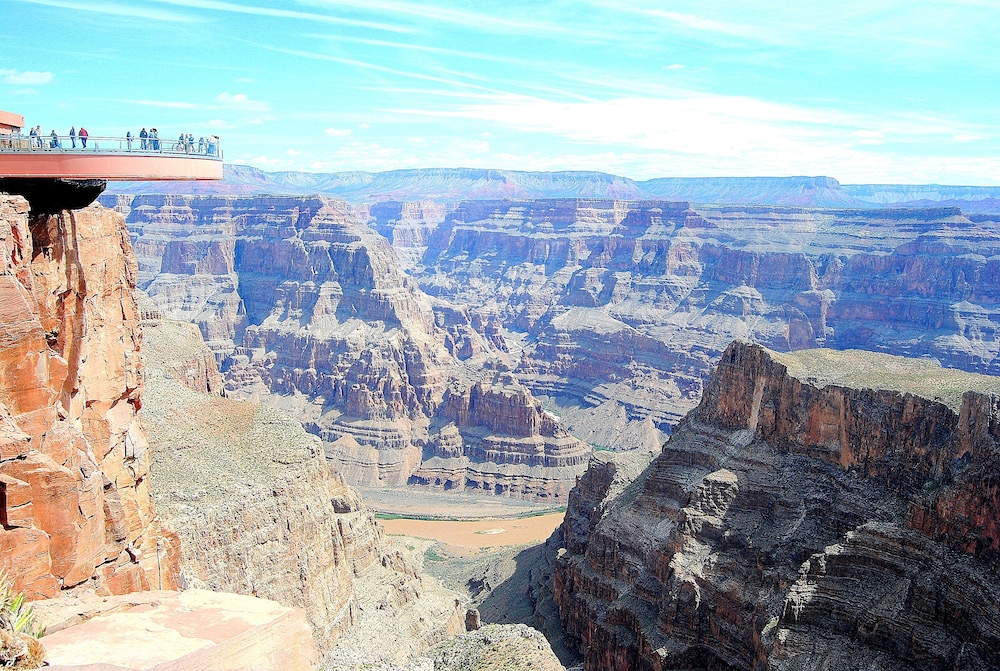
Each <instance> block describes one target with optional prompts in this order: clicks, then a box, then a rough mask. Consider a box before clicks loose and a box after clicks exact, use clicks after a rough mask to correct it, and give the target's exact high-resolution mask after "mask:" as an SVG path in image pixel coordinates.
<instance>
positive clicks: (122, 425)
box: [0, 195, 179, 598]
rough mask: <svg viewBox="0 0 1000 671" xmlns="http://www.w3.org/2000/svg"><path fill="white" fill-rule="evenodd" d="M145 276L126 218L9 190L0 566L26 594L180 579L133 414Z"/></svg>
mask: <svg viewBox="0 0 1000 671" xmlns="http://www.w3.org/2000/svg"><path fill="white" fill-rule="evenodd" d="M136 279H137V268H136V264H135V258H134V256H133V255H132V250H131V246H130V243H129V237H128V232H127V230H126V228H125V222H124V219H123V218H122V217H121V216H120V215H118V214H116V213H114V212H112V211H110V210H106V209H104V208H101V207H99V206H98V207H89V208H86V209H83V210H75V211H65V212H62V213H59V214H54V215H38V216H33V215H31V214H30V213H29V212H28V206H27V203H26V202H25V201H24V200H23V199H21V198H18V197H8V196H3V195H0V322H2V324H3V329H2V335H0V518H2V519H0V524H2V529H0V569H3V570H5V571H6V572H7V573H8V574H9V575H10V577H11V578H12V579H13V581H14V587H15V589H17V590H21V591H24V592H25V593H26V594H27V595H28V596H29V598H41V597H52V596H55V595H56V594H57V593H58V592H59V591H60V590H65V589H70V588H73V587H84V586H86V587H93V588H95V589H97V591H98V592H99V593H104V594H120V593H124V592H130V591H134V590H140V589H173V588H175V587H176V576H177V572H178V553H179V547H178V540H177V536H176V534H175V533H174V532H173V531H171V530H170V529H168V528H167V527H165V526H164V524H163V523H162V522H161V520H160V518H159V517H158V516H157V514H156V510H155V508H154V505H153V501H152V498H151V496H150V483H149V478H150V452H149V449H148V442H147V440H146V436H145V433H144V431H143V427H142V424H141V423H140V421H139V418H138V412H139V409H140V407H141V406H142V382H143V378H142V363H141V360H140V357H139V349H140V342H141V339H142V336H141V330H140V326H139V311H138V308H137V305H136V302H135V296H134V293H133V291H134V289H135V283H136Z"/></svg>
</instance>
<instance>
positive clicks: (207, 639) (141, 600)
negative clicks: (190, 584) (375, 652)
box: [34, 589, 319, 671]
mask: <svg viewBox="0 0 1000 671" xmlns="http://www.w3.org/2000/svg"><path fill="white" fill-rule="evenodd" d="M34 605H35V609H36V611H37V612H38V613H39V617H40V619H41V621H42V623H44V624H45V625H46V626H47V632H48V633H47V635H46V636H45V637H44V638H42V645H44V646H45V652H46V657H45V658H46V661H48V663H49V666H48V667H46V668H47V669H49V671H182V670H183V671H250V670H251V669H252V670H253V671H313V669H315V668H316V666H317V663H318V660H319V653H318V652H317V650H316V645H315V643H314V642H313V638H312V632H311V630H310V628H309V623H308V621H307V620H306V617H305V614H304V612H303V611H302V610H301V609H298V608H287V607H285V606H282V605H280V604H278V603H276V602H274V601H268V600H266V599H258V598H256V597H252V596H242V595H238V594H228V593H223V592H210V591H207V590H200V589H190V590H187V591H184V592H168V591H154V592H140V593H133V594H124V595H121V596H113V597H97V596H93V595H84V596H79V597H64V598H60V599H51V600H48V601H38V602H35V604H34Z"/></svg>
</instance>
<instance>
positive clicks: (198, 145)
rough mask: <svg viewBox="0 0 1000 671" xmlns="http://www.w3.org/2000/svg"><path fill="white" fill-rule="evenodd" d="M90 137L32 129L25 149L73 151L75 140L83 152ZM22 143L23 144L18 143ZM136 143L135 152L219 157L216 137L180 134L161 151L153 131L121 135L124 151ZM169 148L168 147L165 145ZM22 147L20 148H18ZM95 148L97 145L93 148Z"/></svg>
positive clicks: (83, 130) (12, 139) (83, 132)
mask: <svg viewBox="0 0 1000 671" xmlns="http://www.w3.org/2000/svg"><path fill="white" fill-rule="evenodd" d="M89 136H90V134H89V133H88V132H87V129H86V128H84V127H83V126H80V130H77V129H76V126H71V127H70V129H69V134H68V135H63V136H60V135H59V134H58V133H56V132H55V130H53V131H52V132H51V133H49V135H48V136H46V135H44V134H43V133H42V127H41V126H40V125H39V126H35V127H34V128H31V129H30V130H29V131H28V147H29V148H31V149H44V148H46V145H47V148H49V149H76V143H77V140H79V141H80V146H81V147H82V148H83V149H86V148H87V140H88V138H89ZM6 137H7V141H6V142H5V143H4V146H11V147H14V146H16V144H15V142H16V141H17V138H18V137H22V138H23V137H24V136H22V135H20V133H15V134H14V135H13V136H6ZM67 138H68V140H69V145H70V146H69V147H66V146H64V142H65V141H66V139H67ZM22 141H23V140H22ZM136 141H138V145H139V146H138V148H137V149H138V150H139V151H156V152H160V151H174V152H177V153H183V154H206V155H208V156H219V155H220V153H219V136H218V135H209V136H208V137H204V136H202V137H200V138H198V141H197V142H195V139H194V135H192V134H191V133H181V134H180V136H179V137H178V138H177V144H176V145H175V146H174V147H173V149H172V150H171V148H170V147H169V146H166V147H164V146H163V143H161V142H160V134H159V131H157V130H156V129H155V128H150V129H149V130H148V131H147V130H146V129H145V127H143V129H142V130H141V131H139V135H138V136H135V135H132V131H128V132H127V133H126V134H125V144H126V148H127V150H128V151H133V143H134V142H136ZM167 144H168V145H169V143H167ZM21 146H22V147H23V145H21ZM94 148H95V149H96V148H97V145H96V144H95V145H94Z"/></svg>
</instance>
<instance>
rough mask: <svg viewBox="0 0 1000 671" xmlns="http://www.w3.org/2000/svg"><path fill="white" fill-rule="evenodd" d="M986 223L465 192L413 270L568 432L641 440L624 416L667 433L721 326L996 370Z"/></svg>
mask: <svg viewBox="0 0 1000 671" xmlns="http://www.w3.org/2000/svg"><path fill="white" fill-rule="evenodd" d="M995 219H996V218H995V217H994V218H993V219H991V218H990V217H989V216H988V215H982V216H977V217H976V221H975V222H973V221H972V220H970V218H968V217H966V216H965V215H964V214H963V213H962V212H961V211H960V210H958V209H957V208H948V207H938V208H929V209H923V210H916V209H908V210H856V209H841V210H816V209H803V208H795V207H777V206H746V205H744V206H726V207H721V206H699V207H698V208H697V209H696V210H694V209H691V208H689V207H688V206H687V205H686V204H684V203H671V202H665V201H632V202H627V201H612V200H578V199H577V200H570V199H565V200H535V201H530V200H526V201H515V200H503V201H477V202H467V203H462V204H460V205H458V206H457V207H456V208H455V209H454V210H453V211H452V212H451V213H449V214H448V216H447V218H446V219H445V221H444V222H443V223H442V224H440V225H438V226H437V227H436V228H435V230H434V233H433V234H432V235H431V237H430V239H429V241H428V247H427V251H426V252H425V254H424V257H423V259H422V262H421V264H418V265H417V266H415V267H414V269H413V271H412V272H413V275H414V277H415V278H416V279H417V280H418V281H419V283H420V286H421V287H422V288H423V289H424V290H425V291H426V292H427V293H429V294H431V295H432V296H434V297H435V298H436V299H438V300H444V301H448V302H449V303H450V304H454V305H467V306H476V308H475V311H476V312H478V313H481V314H491V315H496V316H497V318H498V320H499V321H500V322H501V323H503V324H505V325H506V326H507V327H508V328H509V329H511V330H512V331H513V333H508V334H507V336H506V339H507V341H508V342H509V344H510V346H511V347H514V349H512V350H511V351H512V352H516V355H517V366H516V369H515V373H516V374H517V375H518V376H519V377H520V378H521V379H522V381H523V382H524V383H525V384H526V385H528V386H529V387H530V388H531V390H532V391H533V392H534V393H535V394H538V395H545V396H547V397H549V398H550V399H552V404H553V407H554V409H556V410H557V411H559V409H561V408H565V409H566V410H565V412H563V411H560V414H563V415H565V416H566V417H567V418H568V417H570V415H574V418H573V419H576V423H577V424H579V428H580V429H581V437H586V438H587V439H591V438H592V439H593V440H594V442H596V443H598V444H601V445H603V446H607V447H615V448H616V449H621V448H628V447H636V446H638V445H637V444H638V443H647V444H648V442H649V440H648V439H647V438H646V437H647V436H649V435H650V432H649V430H648V429H645V428H640V427H637V426H635V425H634V423H636V422H645V421H646V420H647V419H651V420H652V423H653V427H654V428H655V429H657V430H660V431H664V432H669V431H670V429H671V427H672V426H673V425H675V424H676V423H677V422H678V421H679V420H680V418H681V417H682V416H683V415H684V413H686V412H687V411H688V410H690V409H691V408H693V407H694V405H695V404H696V403H697V401H698V399H699V398H700V396H701V391H702V385H703V380H704V379H706V378H707V376H708V374H709V372H710V370H711V367H712V365H713V364H714V362H715V361H717V360H718V357H719V356H720V355H721V353H722V351H723V350H724V349H725V347H726V345H727V344H728V343H729V342H730V341H732V340H733V339H734V338H744V339H750V340H753V341H756V342H759V343H761V344H763V345H765V346H767V347H770V348H772V349H776V350H780V351H789V350H797V349H802V348H810V347H817V346H827V347H834V348H837V349H848V348H862V349H871V350H876V351H884V352H888V353H896V354H904V355H908V356H932V357H934V358H936V359H938V360H940V361H941V362H942V363H944V364H945V365H948V366H954V367H958V368H962V369H966V370H970V371H975V372H984V373H992V372H995V370H996V369H997V365H998V363H997V362H998V361H1000V358H998V355H997V353H998V352H1000V339H998V337H997V335H996V330H995V329H994V328H993V327H992V326H991V319H993V318H994V317H995V314H994V313H995V312H996V311H997V310H998V309H1000V300H998V297H997V292H996V291H995V289H996V286H995V285H996V284H997V283H996V277H995V268H994V266H995V265H996V260H995V257H996V255H997V252H998V251H1000V225H998V223H997V222H996V221H995ZM518 345H520V346H518ZM580 410H582V411H586V413H587V414H586V415H582V414H581V413H580V412H578V411H580ZM595 410H597V411H598V414H599V416H600V417H599V419H598V426H599V425H600V424H604V425H616V426H621V429H620V430H618V431H616V432H608V431H600V432H596V431H594V430H593V427H594V426H595V423H594V421H592V420H593V419H594V418H593V417H589V415H593V414H594V413H593V412H592V411H595ZM622 414H624V415H625V418H626V420H627V422H626V423H625V424H622V422H621V419H620V418H621V416H622ZM567 422H568V423H570V424H573V423H574V422H573V420H571V419H567ZM654 442H655V441H654Z"/></svg>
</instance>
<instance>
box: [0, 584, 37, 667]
mask: <svg viewBox="0 0 1000 671" xmlns="http://www.w3.org/2000/svg"><path fill="white" fill-rule="evenodd" d="M44 635H45V628H44V627H42V626H40V625H38V623H36V622H35V609H34V608H32V607H31V605H30V604H29V603H28V600H27V599H26V598H25V596H24V594H22V593H20V592H15V591H14V587H13V585H12V584H11V581H10V580H9V579H8V578H7V575H6V574H5V573H2V572H0V668H5V669H37V668H40V667H41V666H42V664H43V661H44V657H45V651H44V649H43V648H42V644H41V643H39V642H38V639H40V638H41V637H42V636H44Z"/></svg>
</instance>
